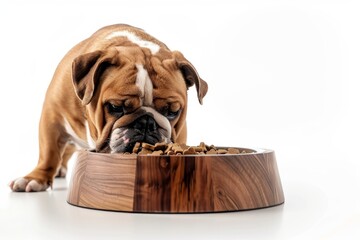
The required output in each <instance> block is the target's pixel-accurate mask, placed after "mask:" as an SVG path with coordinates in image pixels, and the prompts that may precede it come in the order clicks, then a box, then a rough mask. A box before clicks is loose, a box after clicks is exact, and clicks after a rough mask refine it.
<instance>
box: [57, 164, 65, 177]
mask: <svg viewBox="0 0 360 240" xmlns="http://www.w3.org/2000/svg"><path fill="white" fill-rule="evenodd" d="M66 173H67V169H66V167H64V166H61V167H60V168H59V170H58V172H57V174H56V176H55V177H56V178H64V177H66Z"/></svg>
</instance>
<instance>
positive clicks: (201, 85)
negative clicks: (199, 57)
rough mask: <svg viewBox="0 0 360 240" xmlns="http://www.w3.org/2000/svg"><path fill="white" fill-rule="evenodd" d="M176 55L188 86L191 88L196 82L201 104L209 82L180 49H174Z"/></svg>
mask: <svg viewBox="0 0 360 240" xmlns="http://www.w3.org/2000/svg"><path fill="white" fill-rule="evenodd" d="M173 53H174V56H175V59H176V62H177V63H178V67H179V69H180V71H181V73H182V75H183V77H184V79H185V82H186V86H187V87H188V88H189V87H191V86H193V85H194V84H195V86H196V91H197V96H198V99H199V102H200V104H202V102H203V101H202V100H203V98H204V97H205V95H206V93H207V91H208V85H207V83H206V82H205V81H204V80H202V79H201V78H200V77H199V74H198V73H197V71H196V69H195V67H194V66H193V65H192V64H191V63H190V62H189V61H188V60H187V59H186V58H185V57H184V56H183V55H182V53H180V52H178V51H174V52H173Z"/></svg>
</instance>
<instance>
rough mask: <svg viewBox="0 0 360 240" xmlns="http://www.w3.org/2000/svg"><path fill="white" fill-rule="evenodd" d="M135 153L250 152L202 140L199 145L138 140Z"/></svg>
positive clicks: (134, 149)
mask: <svg viewBox="0 0 360 240" xmlns="http://www.w3.org/2000/svg"><path fill="white" fill-rule="evenodd" d="M132 153H133V154H139V155H148V154H150V155H197V154H240V153H248V152H246V151H245V150H242V151H240V149H238V148H217V147H215V146H214V145H210V146H209V145H206V144H205V143H203V142H201V143H200V144H199V145H198V146H187V145H186V144H178V143H156V144H155V145H151V144H148V143H140V142H137V143H136V144H135V146H134V148H133V150H132Z"/></svg>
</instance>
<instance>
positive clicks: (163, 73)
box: [10, 25, 207, 191]
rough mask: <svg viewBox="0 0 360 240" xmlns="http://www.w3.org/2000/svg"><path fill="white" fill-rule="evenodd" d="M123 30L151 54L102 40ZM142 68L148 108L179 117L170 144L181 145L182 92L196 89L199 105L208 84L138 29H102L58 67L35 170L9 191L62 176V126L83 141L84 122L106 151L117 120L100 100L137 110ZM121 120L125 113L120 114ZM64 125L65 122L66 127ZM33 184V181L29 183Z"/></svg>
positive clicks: (67, 148)
mask: <svg viewBox="0 0 360 240" xmlns="http://www.w3.org/2000/svg"><path fill="white" fill-rule="evenodd" d="M116 31H128V32H131V33H133V34H135V35H136V36H137V37H138V38H139V39H142V40H145V41H148V42H152V43H155V44H157V45H158V46H160V49H159V51H158V52H157V53H156V54H152V53H151V51H150V49H148V48H146V47H140V46H139V45H137V44H136V43H134V42H132V41H129V39H127V38H126V37H113V38H111V39H108V40H105V39H106V38H107V36H109V35H110V34H111V33H113V32H116ZM134 62H137V63H141V64H142V65H143V66H145V68H146V70H147V72H148V74H149V77H150V78H151V81H152V83H153V85H154V90H153V107H154V109H156V110H160V109H162V108H163V107H164V106H167V104H168V105H169V102H168V100H169V99H173V100H172V101H173V102H171V104H170V105H169V107H171V108H175V110H176V109H180V108H181V115H180V116H179V117H178V118H177V119H176V120H174V121H172V122H171V128H172V131H171V140H172V141H174V142H182V143H185V142H186V108H187V88H188V87H190V86H192V85H193V84H195V85H196V88H197V93H198V98H199V101H200V102H201V101H202V98H203V97H204V95H205V94H206V92H207V84H206V82H205V81H203V80H202V79H200V77H199V76H198V74H197V72H196V70H195V68H194V67H193V66H192V65H191V63H190V62H189V61H188V60H186V59H185V58H184V57H183V55H182V54H181V53H180V52H177V51H170V50H169V49H168V48H167V46H166V45H165V44H163V43H162V42H160V41H158V40H157V39H155V38H153V37H152V36H150V35H148V34H147V33H145V32H144V31H142V30H141V29H138V28H134V27H131V26H128V25H112V26H108V27H104V28H102V29H100V30H98V31H97V32H96V33H94V34H93V35H92V36H91V37H90V38H88V39H86V40H84V41H82V42H80V43H79V44H77V45H76V46H75V47H74V48H72V49H71V50H70V51H69V52H68V53H67V54H66V56H65V57H64V58H63V60H62V61H61V62H60V64H59V65H58V67H57V69H56V71H55V74H54V77H53V79H52V81H51V83H50V86H49V88H48V90H47V93H46V97H45V101H44V105H43V111H42V115H41V120H40V126H39V145H40V156H39V162H38V165H37V166H36V168H35V169H34V170H33V171H32V172H30V173H29V174H28V175H26V176H25V177H23V178H21V179H20V180H19V179H17V180H14V181H13V182H12V183H11V184H10V187H11V189H12V190H13V191H42V190H45V189H47V188H48V186H51V184H52V182H53V179H54V177H55V175H56V174H59V175H60V176H64V174H65V172H61V171H64V170H66V168H67V162H68V160H69V158H70V157H71V155H72V154H73V152H74V151H75V150H76V147H75V145H74V144H73V143H72V141H70V140H71V136H70V134H69V132H68V130H67V129H66V127H65V125H66V124H69V125H70V126H71V128H72V130H73V131H74V133H75V134H76V135H77V136H78V137H79V138H80V139H82V140H84V142H86V141H87V134H86V121H87V123H88V126H89V130H90V135H91V138H92V139H93V140H94V141H95V143H96V150H97V151H103V152H107V151H108V150H107V149H108V142H107V141H108V139H109V135H110V134H111V131H112V130H113V129H114V128H115V127H116V125H119V124H120V123H119V120H118V119H116V118H114V117H113V116H111V115H109V114H107V113H106V111H105V110H104V102H105V101H108V100H109V101H115V102H121V101H125V102H122V104H125V105H126V106H127V108H128V111H129V113H131V112H132V111H135V110H136V109H137V108H138V107H140V106H141V100H140V99H139V89H138V88H137V87H136V85H135V82H134V81H135V80H134V78H135V75H136V72H135V71H134V64H131V63H134ZM125 116H126V115H125ZM65 121H67V122H68V123H65ZM32 180H35V182H34V181H32Z"/></svg>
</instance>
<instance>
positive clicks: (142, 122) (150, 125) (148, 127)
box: [134, 115, 158, 132]
mask: <svg viewBox="0 0 360 240" xmlns="http://www.w3.org/2000/svg"><path fill="white" fill-rule="evenodd" d="M134 128H135V129H138V130H143V131H145V132H154V131H156V130H157V128H158V125H157V123H156V122H155V119H154V118H152V117H151V116H149V115H144V116H142V117H140V118H138V119H137V120H136V121H135V123H134Z"/></svg>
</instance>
